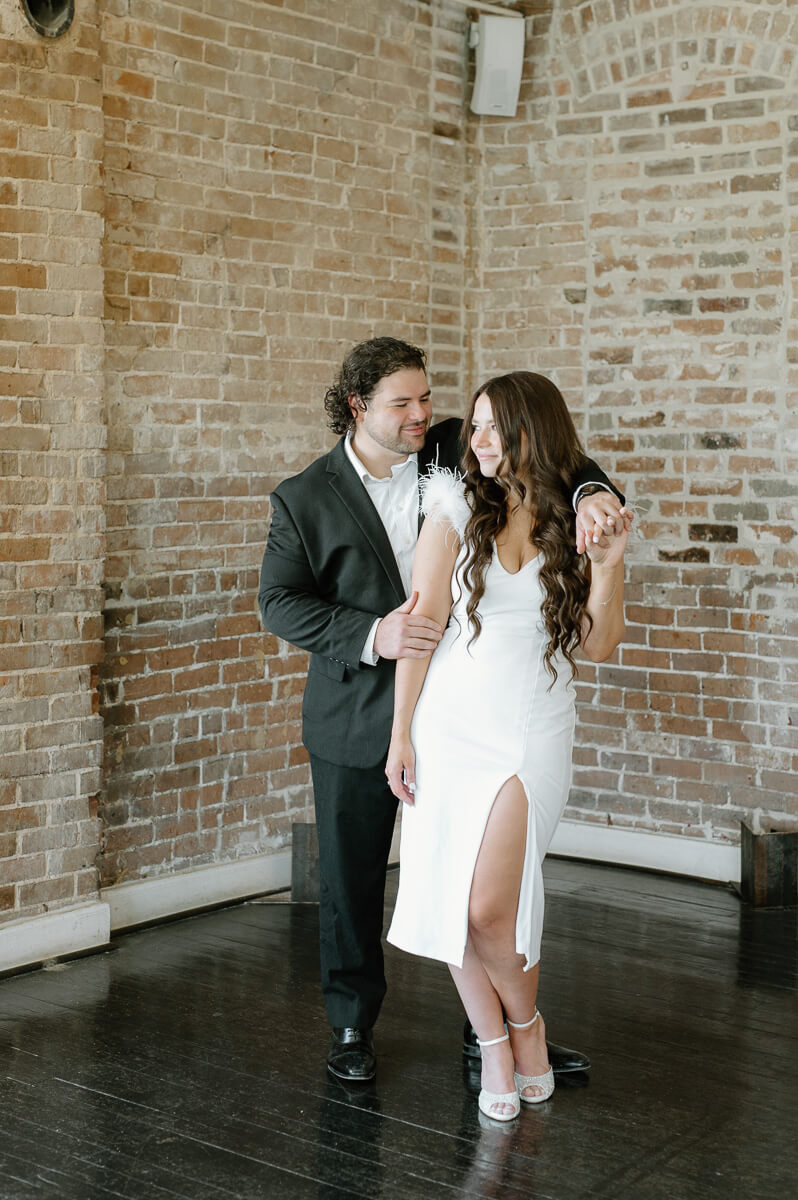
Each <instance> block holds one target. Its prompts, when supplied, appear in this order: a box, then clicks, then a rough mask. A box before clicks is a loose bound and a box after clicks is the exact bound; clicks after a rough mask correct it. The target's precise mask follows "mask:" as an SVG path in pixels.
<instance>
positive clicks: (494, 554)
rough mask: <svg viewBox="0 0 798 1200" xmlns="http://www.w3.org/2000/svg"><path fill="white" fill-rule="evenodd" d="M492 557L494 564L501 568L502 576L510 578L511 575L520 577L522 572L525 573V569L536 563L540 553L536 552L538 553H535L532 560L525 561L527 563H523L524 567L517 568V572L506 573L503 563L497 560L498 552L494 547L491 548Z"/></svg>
mask: <svg viewBox="0 0 798 1200" xmlns="http://www.w3.org/2000/svg"><path fill="white" fill-rule="evenodd" d="M493 557H494V559H495V561H496V562H497V563H498V564H499V566H500V567H501V569H502V571H503V572H504V574H505V575H510V576H512V575H520V574H521V572H522V571H525V570H526V569H527V567H531V566H532V563H536V562H537V561H538V559H539V558H540V551H539V550H538V552H537V554H536V555H535V556H534V558H530V559H528V560H527V561H526V562H525V563H524V565H523V566H522V567H519V568H518V570H517V571H508V570H507V568H506V567H505V565H504V563H503V562H502V560H501V559H500V558H499V551H498V550H497V549H496V547H495V546H494V547H493Z"/></svg>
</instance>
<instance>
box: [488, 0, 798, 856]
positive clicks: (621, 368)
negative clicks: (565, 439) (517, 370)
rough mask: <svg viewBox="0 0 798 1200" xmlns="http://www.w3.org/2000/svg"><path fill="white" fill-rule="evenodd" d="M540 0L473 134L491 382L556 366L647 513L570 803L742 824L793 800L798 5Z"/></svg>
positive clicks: (674, 822) (595, 686)
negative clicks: (504, 108)
mask: <svg viewBox="0 0 798 1200" xmlns="http://www.w3.org/2000/svg"><path fill="white" fill-rule="evenodd" d="M536 8H537V12H536V14H533V15H532V17H531V19H530V20H529V21H528V22H527V26H528V33H529V35H530V38H529V42H528V61H527V70H526V72H525V84H524V90H523V94H522V99H523V108H522V114H523V115H522V116H521V119H520V120H515V121H484V120H483V122H482V123H481V124H480V126H479V128H478V130H476V131H475V133H474V137H475V143H476V146H477V148H478V150H479V151H480V152H481V154H482V155H483V156H484V169H485V177H484V181H483V203H482V206H481V211H480V224H479V276H478V286H477V288H476V289H475V292H474V307H475V311H476V312H477V313H478V319H477V331H476V340H477V344H478V347H479V351H478V360H479V363H480V366H481V371H480V373H485V372H488V371H491V370H493V369H495V368H497V367H498V368H502V369H509V368H511V367H515V366H518V365H519V362H520V361H523V360H525V361H527V362H528V363H529V365H534V366H537V367H538V368H539V369H541V370H543V371H544V372H550V373H551V374H552V375H553V376H554V378H556V379H557V380H558V381H559V382H560V384H561V386H562V387H563V389H564V391H565V393H566V396H567V398H568V400H569V402H570V403H571V406H572V408H573V409H574V411H576V412H577V413H578V414H579V419H580V423H581V430H582V433H583V435H584V437H585V441H586V444H587V446H588V449H589V450H590V451H592V452H593V454H594V456H595V457H596V458H598V459H599V460H600V461H601V462H602V463H605V464H607V465H608V466H609V467H610V468H611V469H612V472H613V473H614V474H615V475H616V476H617V478H618V479H620V480H621V481H623V482H624V484H625V486H626V487H627V490H628V492H629V493H630V496H631V498H632V500H633V501H636V502H637V503H638V507H639V516H638V534H639V536H637V537H636V538H635V539H634V541H633V543H632V545H631V549H630V555H629V557H630V560H631V566H630V571H629V578H630V583H629V586H628V591H627V597H628V608H627V619H628V624H629V631H628V637H627V641H626V644H625V645H624V647H623V648H622V649H621V651H620V653H619V655H618V656H617V661H616V662H614V663H613V664H611V665H609V664H608V665H606V666H602V667H599V668H598V669H595V668H592V667H586V668H585V669H584V671H583V673H582V677H583V679H584V680H585V683H584V686H583V687H582V689H581V699H582V703H581V707H580V723H579V729H580V733H579V748H578V751H577V764H578V765H577V770H576V775H575V790H574V792H573V793H572V799H571V809H570V815H571V816H574V817H582V818H584V819H586V820H591V821H602V822H604V821H607V822H610V823H612V822H616V823H619V824H623V825H626V826H630V825H631V826H635V827H643V828H647V829H655V830H662V831H668V832H678V833H687V834H690V835H694V836H698V837H709V838H714V839H726V838H732V839H736V837H737V831H738V828H739V825H738V822H739V820H740V818H741V817H743V816H746V815H750V816H752V817H753V819H754V820H755V821H758V820H761V821H762V823H763V824H765V825H771V824H772V825H776V826H778V825H779V824H783V823H784V822H786V821H787V820H788V819H790V818H792V820H793V821H794V819H795V816H796V815H797V814H798V798H797V797H796V791H797V790H798V789H796V782H795V780H796V775H795V770H796V767H797V766H798V760H797V759H796V750H798V735H797V734H796V730H795V724H796V708H795V685H796V677H797V676H798V664H796V657H797V656H798V651H797V650H796V632H798V624H797V623H796V619H795V605H794V595H795V568H796V562H798V559H797V558H796V553H795V529H796V523H795V499H794V497H795V496H796V494H798V487H796V482H795V471H796V453H795V451H796V441H795V433H794V423H793V425H792V432H790V428H791V426H790V414H791V412H792V411H794V405H795V397H796V392H795V382H796V377H795V369H794V367H793V366H792V363H791V359H792V357H794V356H792V355H791V354H790V353H788V351H787V347H788V339H789V335H790V333H791V332H792V333H794V313H793V307H792V306H793V284H792V278H791V270H792V269H793V268H792V258H793V257H794V256H793V255H791V246H790V230H791V228H794V225H795V216H796V213H795V207H794V206H795V165H794V164H795V158H796V154H798V149H797V148H796V147H797V145H798V143H796V136H795V129H796V123H797V122H796V117H795V113H796V112H797V111H798V84H797V81H796V74H795V61H796V46H797V45H798V10H797V9H796V6H795V5H794V4H787V3H759V4H754V3H741V4H722V5H721V4H714V3H699V2H697V0H690V2H687V0H682V2H681V3H672V2H671V3H669V2H667V0H660V2H659V3H653V2H651V0H615V2H614V3H610V2H609V0H605V2H603V3H602V2H601V0H594V2H593V3H568V2H565V0H563V2H562V3H559V4H555V5H550V4H541V5H538V6H536ZM791 322H792V325H791Z"/></svg>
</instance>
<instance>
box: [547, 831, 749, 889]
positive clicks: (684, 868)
mask: <svg viewBox="0 0 798 1200" xmlns="http://www.w3.org/2000/svg"><path fill="white" fill-rule="evenodd" d="M549 853H550V854H560V855H562V856H563V857H564V858H587V859H593V860H594V861H596V862H606V863H616V864H618V865H619V866H627V867H644V868H647V869H648V870H653V871H669V872H671V873H672V874H674V875H690V876H691V877H692V878H693V879H711V880H713V881H716V882H718V883H739V882H740V847H739V846H730V845H727V844H726V843H725V842H710V841H706V840H705V839H703V838H693V837H684V836H682V837H677V836H675V835H674V834H669V833H649V832H647V831H646V830H641V829H619V828H618V827H617V826H616V825H596V824H593V823H592V822H590V821H567V820H566V821H560V824H559V825H558V826H557V830H556V832H555V834H554V837H553V839H552V842H551V845H550V846H549Z"/></svg>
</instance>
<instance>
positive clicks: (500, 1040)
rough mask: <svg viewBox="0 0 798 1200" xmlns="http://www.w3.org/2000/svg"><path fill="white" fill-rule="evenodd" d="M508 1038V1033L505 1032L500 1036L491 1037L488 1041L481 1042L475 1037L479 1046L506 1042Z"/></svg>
mask: <svg viewBox="0 0 798 1200" xmlns="http://www.w3.org/2000/svg"><path fill="white" fill-rule="evenodd" d="M509 1038H510V1035H509V1033H505V1034H503V1035H502V1036H501V1037H498V1038H491V1039H490V1041H489V1042H483V1041H482V1039H481V1038H477V1043H478V1045H480V1046H498V1044H499V1042H506V1041H508V1040H509Z"/></svg>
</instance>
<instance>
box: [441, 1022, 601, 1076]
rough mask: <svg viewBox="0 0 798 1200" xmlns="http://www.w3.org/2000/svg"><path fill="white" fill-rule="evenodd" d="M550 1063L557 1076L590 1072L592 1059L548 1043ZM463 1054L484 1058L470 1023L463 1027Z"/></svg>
mask: <svg viewBox="0 0 798 1200" xmlns="http://www.w3.org/2000/svg"><path fill="white" fill-rule="evenodd" d="M546 1049H547V1050H548V1052H549V1062H550V1063H551V1068H552V1070H553V1071H554V1074H555V1075H567V1074H568V1072H569V1071H589V1070H590V1059H589V1058H588V1057H587V1055H586V1054H580V1052H579V1051H578V1050H568V1049H567V1048H566V1047H565V1046H557V1045H555V1043H554V1042H546ZM463 1054H464V1055H465V1056H466V1058H482V1051H481V1050H480V1048H479V1042H478V1041H477V1035H476V1033H475V1032H474V1029H473V1027H472V1025H471V1023H470V1022H469V1021H466V1023H465V1025H464V1026H463Z"/></svg>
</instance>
